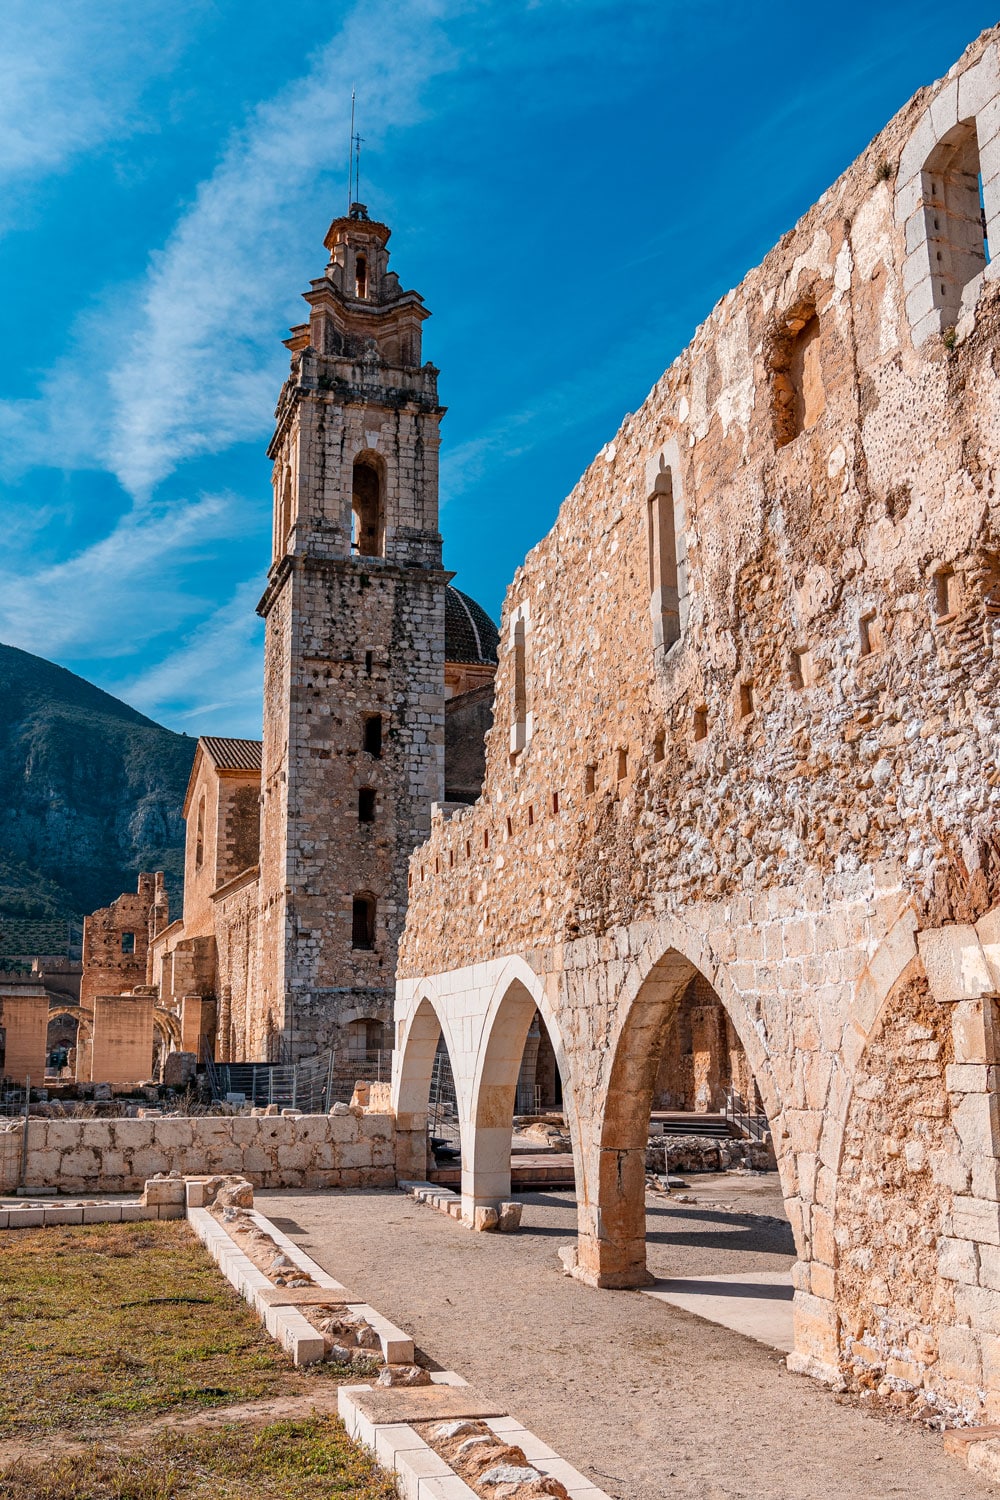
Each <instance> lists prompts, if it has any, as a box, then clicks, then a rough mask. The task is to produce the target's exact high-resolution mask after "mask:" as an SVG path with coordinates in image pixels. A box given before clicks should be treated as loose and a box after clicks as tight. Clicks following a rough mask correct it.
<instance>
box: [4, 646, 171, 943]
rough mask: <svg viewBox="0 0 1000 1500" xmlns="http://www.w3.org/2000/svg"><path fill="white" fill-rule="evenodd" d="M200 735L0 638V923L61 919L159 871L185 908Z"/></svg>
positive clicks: (102, 903) (105, 900)
mask: <svg viewBox="0 0 1000 1500" xmlns="http://www.w3.org/2000/svg"><path fill="white" fill-rule="evenodd" d="M194 748H195V741H194V740H193V739H190V738H189V737H188V736H187V735H182V734H174V733H173V731H172V730H169V729H163V728H162V727H161V726H160V725H159V724H154V723H153V721H152V719H147V718H146V717H145V716H144V715H143V714H140V713H137V712H136V710H135V709H134V708H129V707H128V705H127V704H125V703H121V702H120V701H119V700H118V699H117V698H112V697H111V695H110V694H109V693H105V692H102V691H101V689H100V688H96V687H94V686H93V684H92V683H89V682H85V681H84V680H83V678H82V677H77V676H75V675H74V673H72V672H67V671H66V670H65V668H63V667H57V666H55V665H54V664H53V663H52V662H49V661H45V660H43V658H42V657H40V656H32V655H30V654H29V653H28V652H27V651H19V650H17V649H16V647H14V646H4V645H0V924H2V923H3V919H4V918H5V917H6V918H8V919H21V920H29V921H32V922H39V921H46V922H48V921H59V922H64V921H67V920H70V919H72V918H74V917H79V916H81V915H83V914H85V913H86V912H89V911H93V910H94V908H95V907H98V906H106V905H107V904H108V902H109V901H113V900H114V898H115V897H116V896H118V895H119V894H120V893H121V892H122V891H123V890H128V889H130V888H132V887H134V885H135V880H136V876H137V875H138V873H139V871H140V870H163V871H164V872H165V873H166V876H167V884H168V887H169V888H170V896H171V906H172V909H173V910H174V911H175V912H177V911H179V909H180V894H181V874H182V869H183V858H184V822H183V819H182V817H181V806H182V804H183V800H184V790H185V787H186V786H187V779H188V774H189V772H190V770H191V762H192V760H193V758H194Z"/></svg>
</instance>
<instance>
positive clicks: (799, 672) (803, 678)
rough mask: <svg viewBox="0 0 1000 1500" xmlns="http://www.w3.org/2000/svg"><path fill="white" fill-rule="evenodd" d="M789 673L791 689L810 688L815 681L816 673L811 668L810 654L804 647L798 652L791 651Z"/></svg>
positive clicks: (811, 659)
mask: <svg viewBox="0 0 1000 1500" xmlns="http://www.w3.org/2000/svg"><path fill="white" fill-rule="evenodd" d="M790 671H791V679H792V687H794V688H807V687H812V685H813V683H814V682H815V680H816V673H815V669H814V667H813V658H812V652H811V651H809V650H807V649H806V648H805V647H801V648H799V649H798V650H796V651H793V652H792V660H791V668H790Z"/></svg>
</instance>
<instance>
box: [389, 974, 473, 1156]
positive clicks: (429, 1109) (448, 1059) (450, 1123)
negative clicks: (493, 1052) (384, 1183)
mask: <svg viewBox="0 0 1000 1500" xmlns="http://www.w3.org/2000/svg"><path fill="white" fill-rule="evenodd" d="M453 1057H454V1047H453V1045H452V1043H451V1042H450V1039H449V1037H448V1035H447V1033H446V1030H445V1027H444V1026H443V1025H442V1023H441V1020H440V1018H439V1016H438V1012H437V1010H436V1008H435V1006H434V1003H433V1001H432V999H431V998H430V996H429V995H426V994H425V995H424V996H423V997H422V998H421V999H420V1001H419V1003H418V1005H417V1008H416V1010H415V1011H414V1013H413V1015H412V1016H411V1018H410V1020H409V1022H408V1023H404V1029H403V1031H402V1034H401V1035H400V1037H399V1045H398V1046H397V1048H396V1050H395V1052H394V1053H393V1069H394V1077H393V1099H394V1101H395V1112H396V1175H397V1177H398V1178H400V1179H402V1180H406V1179H417V1180H422V1179H423V1178H425V1177H426V1175H427V1171H428V1167H429V1165H430V1163H429V1156H430V1152H429V1144H430V1136H431V1135H440V1136H441V1137H443V1138H445V1139H448V1138H452V1137H453V1138H454V1139H455V1142H456V1149H459V1150H460V1148H461V1141H462V1138H463V1134H464V1131H463V1120H464V1113H463V1109H462V1101H461V1099H460V1097H459V1093H458V1090H457V1089H456V1087H455V1081H454V1080H455V1074H454V1065H453Z"/></svg>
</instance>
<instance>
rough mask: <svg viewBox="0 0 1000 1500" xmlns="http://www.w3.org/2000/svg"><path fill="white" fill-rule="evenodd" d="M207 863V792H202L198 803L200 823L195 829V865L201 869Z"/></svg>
mask: <svg viewBox="0 0 1000 1500" xmlns="http://www.w3.org/2000/svg"><path fill="white" fill-rule="evenodd" d="M204 863H205V794H204V792H202V795H201V800H200V801H199V803H198V823H197V826H196V829H195V839H194V867H195V869H196V870H200V869H201V867H202V865H203V864H204Z"/></svg>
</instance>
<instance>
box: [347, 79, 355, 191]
mask: <svg viewBox="0 0 1000 1500" xmlns="http://www.w3.org/2000/svg"><path fill="white" fill-rule="evenodd" d="M353 202H354V90H353V89H351V136H350V140H349V141H348V144H347V212H348V215H350V212H351V204H352V203H353Z"/></svg>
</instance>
